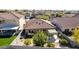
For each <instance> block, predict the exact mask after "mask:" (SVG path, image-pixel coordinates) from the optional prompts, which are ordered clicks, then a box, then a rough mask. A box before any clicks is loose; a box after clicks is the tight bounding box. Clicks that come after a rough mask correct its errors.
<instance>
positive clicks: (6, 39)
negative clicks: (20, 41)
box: [0, 36, 16, 46]
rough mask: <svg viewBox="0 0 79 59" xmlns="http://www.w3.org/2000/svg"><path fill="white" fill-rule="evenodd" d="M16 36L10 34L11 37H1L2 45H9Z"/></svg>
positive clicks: (0, 44) (0, 42)
mask: <svg viewBox="0 0 79 59" xmlns="http://www.w3.org/2000/svg"><path fill="white" fill-rule="evenodd" d="M15 38H16V36H10V37H0V46H8V45H9V44H10V43H11V42H12V41H13V40H14V39H15Z"/></svg>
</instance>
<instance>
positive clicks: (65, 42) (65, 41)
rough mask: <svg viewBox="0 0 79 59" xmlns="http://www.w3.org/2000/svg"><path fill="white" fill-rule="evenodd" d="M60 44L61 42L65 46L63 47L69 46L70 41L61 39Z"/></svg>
mask: <svg viewBox="0 0 79 59" xmlns="http://www.w3.org/2000/svg"><path fill="white" fill-rule="evenodd" d="M59 42H60V44H61V45H63V46H68V41H67V40H65V39H61V40H60V41H59Z"/></svg>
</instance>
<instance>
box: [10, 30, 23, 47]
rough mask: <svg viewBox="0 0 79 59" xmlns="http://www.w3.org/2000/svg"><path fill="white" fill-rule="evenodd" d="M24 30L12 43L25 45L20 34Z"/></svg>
mask: <svg viewBox="0 0 79 59" xmlns="http://www.w3.org/2000/svg"><path fill="white" fill-rule="evenodd" d="M22 31H23V30H22ZM22 31H21V32H20V33H19V34H18V36H17V37H16V38H15V39H14V41H13V42H12V43H11V44H10V45H16V46H21V45H23V43H22V42H21V40H20V36H21V33H22Z"/></svg>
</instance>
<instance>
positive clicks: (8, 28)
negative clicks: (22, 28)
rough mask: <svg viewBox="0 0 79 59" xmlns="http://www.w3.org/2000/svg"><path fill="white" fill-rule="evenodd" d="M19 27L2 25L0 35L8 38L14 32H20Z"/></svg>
mask: <svg viewBox="0 0 79 59" xmlns="http://www.w3.org/2000/svg"><path fill="white" fill-rule="evenodd" d="M18 28H19V26H16V25H13V24H2V25H0V35H1V36H7V35H12V34H13V33H14V32H16V31H17V30H18Z"/></svg>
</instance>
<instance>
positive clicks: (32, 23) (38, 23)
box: [25, 19, 54, 29]
mask: <svg viewBox="0 0 79 59" xmlns="http://www.w3.org/2000/svg"><path fill="white" fill-rule="evenodd" d="M50 28H54V25H51V24H49V23H46V22H45V21H43V20H39V19H32V20H29V21H27V22H26V25H25V29H50Z"/></svg>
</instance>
